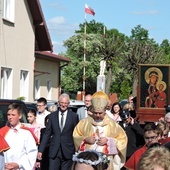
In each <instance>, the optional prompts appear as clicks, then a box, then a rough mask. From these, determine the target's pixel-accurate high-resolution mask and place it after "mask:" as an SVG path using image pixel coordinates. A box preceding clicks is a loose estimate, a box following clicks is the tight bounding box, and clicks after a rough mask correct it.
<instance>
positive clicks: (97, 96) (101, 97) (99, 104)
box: [91, 91, 109, 112]
mask: <svg viewBox="0 0 170 170" xmlns="http://www.w3.org/2000/svg"><path fill="white" fill-rule="evenodd" d="M91 102H92V110H93V111H95V112H98V111H104V110H105V109H106V106H107V104H108V102H109V98H108V96H107V94H106V93H104V92H103V91H98V92H96V93H94V94H93V96H92V101H91Z"/></svg>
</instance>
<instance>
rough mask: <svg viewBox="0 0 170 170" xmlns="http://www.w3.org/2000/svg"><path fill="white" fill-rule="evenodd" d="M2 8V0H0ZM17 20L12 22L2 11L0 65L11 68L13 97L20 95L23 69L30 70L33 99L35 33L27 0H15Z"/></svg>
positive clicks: (0, 21) (30, 89)
mask: <svg viewBox="0 0 170 170" xmlns="http://www.w3.org/2000/svg"><path fill="white" fill-rule="evenodd" d="M0 3H1V4H0V8H2V7H1V5H2V0H0ZM14 18H15V20H14V23H10V22H8V21H6V20H4V19H3V18H2V11H1V13H0V67H5V68H11V69H12V72H13V79H12V94H11V96H12V98H13V99H15V98H18V97H21V96H20V73H21V70H25V71H28V72H29V74H28V75H29V80H28V82H29V85H28V98H27V100H29V101H32V100H33V78H34V72H33V70H34V44H35V40H34V39H35V34H34V28H33V26H32V17H31V14H30V12H29V8H28V4H27V1H25V0H16V1H15V17H14Z"/></svg>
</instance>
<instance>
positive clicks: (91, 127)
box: [73, 114, 127, 170]
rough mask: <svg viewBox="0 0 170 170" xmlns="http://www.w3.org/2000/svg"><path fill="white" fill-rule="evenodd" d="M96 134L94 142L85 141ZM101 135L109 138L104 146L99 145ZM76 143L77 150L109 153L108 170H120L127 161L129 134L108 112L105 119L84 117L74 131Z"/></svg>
mask: <svg viewBox="0 0 170 170" xmlns="http://www.w3.org/2000/svg"><path fill="white" fill-rule="evenodd" d="M89 136H94V137H95V140H96V142H95V143H94V144H90V145H89V144H87V143H85V141H84V139H85V138H86V137H89ZM100 137H106V138H107V144H106V145H104V146H99V145H97V140H98V138H100ZM73 139H74V144H75V147H76V151H84V150H90V149H92V150H96V151H98V152H103V153H105V154H106V155H108V156H109V157H110V159H111V161H110V165H109V168H108V170H119V169H120V168H121V167H122V166H123V165H124V163H125V159H126V146H127V136H126V133H125V132H124V130H123V129H122V128H121V126H120V125H119V124H117V123H116V122H115V121H114V120H112V119H111V118H109V117H108V115H107V114H106V115H105V117H104V119H103V121H101V122H95V121H94V119H93V118H92V117H90V116H88V117H87V118H85V119H82V120H81V121H80V122H79V123H78V124H77V126H76V127H75V129H74V132H73Z"/></svg>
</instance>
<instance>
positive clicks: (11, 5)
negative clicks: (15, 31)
mask: <svg viewBox="0 0 170 170" xmlns="http://www.w3.org/2000/svg"><path fill="white" fill-rule="evenodd" d="M3 18H4V19H6V20H8V21H10V22H12V23H14V18H15V0H3Z"/></svg>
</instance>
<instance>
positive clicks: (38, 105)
mask: <svg viewBox="0 0 170 170" xmlns="http://www.w3.org/2000/svg"><path fill="white" fill-rule="evenodd" d="M36 106H37V107H43V106H45V105H40V104H37V105H36Z"/></svg>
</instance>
